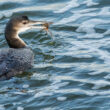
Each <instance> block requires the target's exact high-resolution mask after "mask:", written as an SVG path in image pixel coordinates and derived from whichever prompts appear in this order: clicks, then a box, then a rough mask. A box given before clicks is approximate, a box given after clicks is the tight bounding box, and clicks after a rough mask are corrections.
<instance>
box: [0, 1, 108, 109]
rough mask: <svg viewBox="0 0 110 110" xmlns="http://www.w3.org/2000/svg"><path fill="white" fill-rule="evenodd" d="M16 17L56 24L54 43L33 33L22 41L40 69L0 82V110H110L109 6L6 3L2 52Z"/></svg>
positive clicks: (0, 12) (0, 11)
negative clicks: (6, 32)
mask: <svg viewBox="0 0 110 110" xmlns="http://www.w3.org/2000/svg"><path fill="white" fill-rule="evenodd" d="M13 15H27V16H29V17H30V18H31V19H34V20H42V21H43V20H46V21H52V22H54V24H53V25H51V27H50V28H51V32H52V33H53V38H52V37H51V36H49V35H46V32H45V31H41V30H29V31H27V32H25V33H21V34H20V36H21V38H22V39H23V40H24V41H25V42H26V43H27V44H28V45H29V46H30V47H31V48H32V49H33V51H34V53H35V64H34V67H33V69H31V70H30V71H28V72H26V73H24V75H21V76H17V77H14V78H12V79H10V80H8V81H1V82H0V110H110V1H109V0H1V1H0V48H6V47H8V45H7V43H6V41H5V39H4V28H5V25H6V23H7V21H8V20H9V19H10V17H11V16H13Z"/></svg>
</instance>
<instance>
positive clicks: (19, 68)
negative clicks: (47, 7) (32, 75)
mask: <svg viewBox="0 0 110 110" xmlns="http://www.w3.org/2000/svg"><path fill="white" fill-rule="evenodd" d="M45 23H46V22H43V21H33V20H30V19H29V18H28V17H27V16H18V17H12V18H11V19H10V20H9V21H8V23H7V25H6V28H5V38H6V41H7V43H8V45H9V48H3V49H0V80H5V79H10V78H11V77H13V76H15V75H17V74H22V73H23V72H24V71H26V70H28V69H30V68H31V67H32V65H33V63H34V53H33V51H32V49H30V48H29V47H28V46H27V45H26V43H25V42H24V41H23V40H22V39H21V38H20V37H19V33H20V32H22V31H26V30H28V29H30V28H39V29H45Z"/></svg>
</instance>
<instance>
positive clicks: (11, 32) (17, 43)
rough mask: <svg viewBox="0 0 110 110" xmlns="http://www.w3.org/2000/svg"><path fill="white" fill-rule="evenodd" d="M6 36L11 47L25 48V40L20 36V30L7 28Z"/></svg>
mask: <svg viewBox="0 0 110 110" xmlns="http://www.w3.org/2000/svg"><path fill="white" fill-rule="evenodd" d="M5 38H6V41H7V43H8V45H9V47H11V48H25V47H26V44H25V42H24V41H23V40H22V39H21V38H20V37H19V36H18V31H17V30H16V29H12V28H10V27H9V28H6V29H5Z"/></svg>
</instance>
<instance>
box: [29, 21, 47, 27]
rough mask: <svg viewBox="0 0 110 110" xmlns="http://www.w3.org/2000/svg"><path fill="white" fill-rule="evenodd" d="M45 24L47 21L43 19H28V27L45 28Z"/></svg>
mask: <svg viewBox="0 0 110 110" xmlns="http://www.w3.org/2000/svg"><path fill="white" fill-rule="evenodd" d="M45 24H47V22H45V21H33V20H29V25H28V26H29V27H30V28H36V29H45V28H46V26H45Z"/></svg>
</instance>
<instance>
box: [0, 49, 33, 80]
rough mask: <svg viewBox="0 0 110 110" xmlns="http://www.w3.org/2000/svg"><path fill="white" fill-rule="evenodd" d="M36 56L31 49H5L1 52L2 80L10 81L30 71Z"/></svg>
mask: <svg viewBox="0 0 110 110" xmlns="http://www.w3.org/2000/svg"><path fill="white" fill-rule="evenodd" d="M33 63H34V54H33V52H32V50H31V49H30V48H20V49H13V48H4V49H1V50H0V80H3V79H9V78H10V77H13V76H15V75H16V74H21V73H23V72H24V71H26V70H27V69H30V68H31V67H32V65H33Z"/></svg>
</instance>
